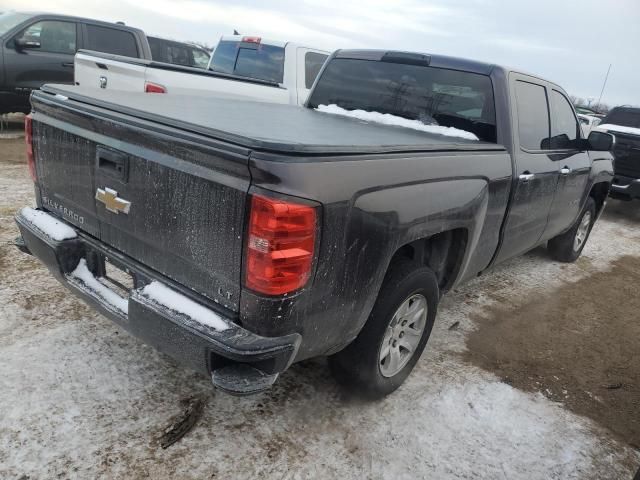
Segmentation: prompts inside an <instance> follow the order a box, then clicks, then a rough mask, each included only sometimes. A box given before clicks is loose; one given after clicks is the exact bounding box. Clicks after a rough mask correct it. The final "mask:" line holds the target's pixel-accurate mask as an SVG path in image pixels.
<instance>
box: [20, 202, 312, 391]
mask: <svg viewBox="0 0 640 480" xmlns="http://www.w3.org/2000/svg"><path fill="white" fill-rule="evenodd" d="M51 216H52V217H53V218H55V219H56V220H58V221H60V219H59V218H57V217H55V216H54V215H51ZM16 223H17V224H18V227H19V229H20V233H21V238H22V240H21V241H20V242H16V244H19V248H20V250H21V251H27V252H28V253H31V254H32V255H33V256H35V257H36V258H38V259H39V260H40V261H42V263H44V264H45V265H46V266H47V268H48V269H49V270H50V271H51V273H52V274H53V275H54V276H55V277H56V279H57V280H58V281H60V282H61V283H62V284H64V285H65V286H66V287H67V288H69V289H70V290H71V291H72V292H73V293H74V294H76V295H77V296H79V297H80V298H82V299H83V300H84V301H85V302H87V303H88V304H90V305H91V306H92V307H94V308H95V309H96V310H98V311H100V313H102V314H103V315H105V316H106V317H108V318H110V319H111V320H112V321H114V322H115V323H117V324H118V325H120V326H121V327H123V328H124V329H126V330H127V331H129V332H130V333H132V334H133V335H135V336H136V337H138V338H140V339H142V340H143V341H144V342H145V343H148V344H150V345H151V346H153V347H155V348H156V349H158V350H160V351H161V352H164V353H166V354H168V355H170V356H172V357H173V358H175V359H176V360H177V361H179V362H180V363H182V364H184V365H186V366H189V367H191V368H193V369H194V370H196V371H199V372H201V373H203V374H205V375H207V376H210V378H212V380H213V383H214V385H217V386H219V387H220V388H221V389H222V390H224V391H226V392H228V393H232V394H239V395H246V394H250V393H257V392H259V391H262V390H264V389H266V388H269V387H270V386H271V385H272V384H273V382H274V381H275V379H276V378H277V376H278V374H279V373H281V372H282V371H284V370H286V369H287V368H288V367H289V366H290V364H291V363H292V362H293V359H294V358H295V355H296V352H297V349H298V346H299V345H300V341H301V337H300V335H299V334H297V333H294V334H290V335H286V336H282V337H263V336H260V335H256V334H254V333H252V332H250V331H248V330H246V329H244V328H242V327H241V326H239V325H237V324H236V323H234V320H233V318H232V315H230V314H227V315H225V314H224V313H222V312H221V311H220V308H217V309H216V308H215V307H212V306H211V305H208V304H207V301H206V299H202V298H198V296H197V295H195V294H193V292H191V291H189V290H188V289H186V288H185V287H183V286H180V285H177V284H175V282H172V281H171V280H169V279H167V278H165V277H163V276H162V275H161V274H158V273H157V272H154V271H152V270H150V269H148V268H147V267H145V266H144V265H141V264H139V263H138V262H136V261H135V260H133V259H131V258H128V257H126V256H124V255H122V254H120V253H118V252H116V251H114V250H113V249H111V248H110V247H108V246H106V245H104V244H101V243H100V242H99V241H97V240H96V239H94V238H92V237H89V236H87V235H85V234H83V233H82V232H79V231H77V234H78V236H77V237H76V238H72V239H67V240H62V241H57V240H54V239H53V238H51V236H49V235H48V234H47V233H46V232H45V231H43V230H41V229H39V228H38V227H37V226H36V225H34V224H33V223H31V222H30V221H29V220H28V219H27V218H25V217H24V216H23V215H21V214H20V213H19V214H18V215H17V216H16ZM105 257H106V258H108V259H109V261H110V262H112V263H113V264H114V265H116V266H117V267H118V268H121V269H123V270H126V271H127V272H128V273H129V274H131V276H132V277H133V285H134V287H133V289H131V290H130V291H129V295H128V298H126V302H127V303H126V304H125V305H126V306H124V307H123V306H122V304H121V303H120V302H114V301H113V300H112V295H109V294H107V293H108V292H105V291H104V290H102V287H100V285H103V284H102V283H99V280H98V279H97V278H94V280H95V282H98V283H97V284H96V283H94V281H93V280H92V278H93V277H90V278H89V277H87V274H89V275H91V274H90V272H86V271H83V270H82V269H83V268H87V266H86V265H89V270H91V268H90V266H91V265H92V264H95V262H96V259H98V258H99V259H104V258H105ZM83 259H85V261H84V262H82V263H81V261H82V260H83ZM92 262H93V263H92ZM85 264H86V265H85ZM78 272H80V273H78ZM154 281H155V282H159V283H161V284H162V285H164V286H165V287H168V288H170V289H171V290H173V291H174V292H175V294H176V295H175V296H174V298H178V299H180V298H182V299H183V301H182V302H180V303H182V304H183V306H182V307H181V306H180V305H178V303H176V306H175V308H173V307H172V306H171V305H167V304H165V303H166V302H159V301H157V300H155V299H153V298H152V297H150V296H148V295H146V294H145V292H144V287H145V286H147V285H149V284H150V283H151V282H154ZM104 288H108V287H106V286H105V287H104ZM110 299H111V301H110ZM184 305H186V306H187V307H188V308H185V307H184ZM194 306H195V308H196V309H200V310H202V307H204V308H205V309H209V310H210V312H209V314H210V315H212V316H215V317H217V318H219V319H220V320H221V321H222V322H223V323H221V322H218V323H217V324H214V325H213V326H212V325H211V324H209V325H207V324H205V323H202V322H200V321H198V315H194V316H191V315H189V313H188V312H190V311H193V309H194ZM194 317H195V318H194ZM221 325H224V328H221ZM214 326H215V327H217V328H214ZM234 386H238V388H234Z"/></svg>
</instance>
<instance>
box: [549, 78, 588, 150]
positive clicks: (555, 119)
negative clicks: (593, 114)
mask: <svg viewBox="0 0 640 480" xmlns="http://www.w3.org/2000/svg"><path fill="white" fill-rule="evenodd" d="M588 123H589V121H588V120H587V124H588ZM578 129H579V126H578V122H577V121H576V117H575V115H574V114H573V108H571V104H570V103H569V100H567V98H566V97H565V96H564V95H562V94H561V93H560V92H558V91H556V90H552V91H551V139H550V148H551V149H552V150H555V149H561V150H564V149H570V148H574V146H575V140H576V139H577V138H578Z"/></svg>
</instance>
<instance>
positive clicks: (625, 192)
mask: <svg viewBox="0 0 640 480" xmlns="http://www.w3.org/2000/svg"><path fill="white" fill-rule="evenodd" d="M609 192H610V194H611V195H612V196H614V197H618V198H619V197H626V198H629V199H633V198H640V178H631V177H625V176H623V175H616V176H615V177H614V179H613V183H612V184H611V187H610V189H609Z"/></svg>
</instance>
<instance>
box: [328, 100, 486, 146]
mask: <svg viewBox="0 0 640 480" xmlns="http://www.w3.org/2000/svg"><path fill="white" fill-rule="evenodd" d="M316 110H317V111H319V112H324V113H330V114H333V115H342V116H344V117H351V118H357V119H358V120H363V121H365V122H374V123H381V124H383V125H391V126H395V127H404V128H411V129H413V130H420V131H421V132H427V133H435V134H437V135H445V136H447V137H458V138H464V139H466V140H478V137H477V136H475V135H474V134H473V133H471V132H467V131H466V130H460V129H459V128H454V127H444V126H442V125H425V124H424V123H422V122H421V121H419V120H409V119H407V118H402V117H398V116H396V115H391V114H389V113H379V112H367V111H366V110H345V109H344V108H342V107H339V106H337V105H335V104H331V105H318V108H316Z"/></svg>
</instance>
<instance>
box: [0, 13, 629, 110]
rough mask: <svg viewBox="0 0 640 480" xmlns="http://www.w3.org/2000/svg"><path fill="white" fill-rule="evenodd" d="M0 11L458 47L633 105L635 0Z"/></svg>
mask: <svg viewBox="0 0 640 480" xmlns="http://www.w3.org/2000/svg"><path fill="white" fill-rule="evenodd" d="M1 3H2V9H3V10H4V9H5V8H9V9H14V10H38V11H51V12H58V13H67V14H72V15H80V16H87V17H93V18H97V19H101V20H107V21H118V20H121V21H124V22H125V23H126V24H127V25H132V26H136V27H139V28H142V29H143V30H144V31H145V32H146V33H147V34H153V35H159V36H164V37H168V38H174V39H177V40H195V41H200V42H206V43H208V44H209V45H212V46H213V45H215V44H216V43H217V40H218V37H219V36H220V35H222V34H230V33H232V32H233V29H234V28H235V29H237V30H238V31H239V32H241V33H243V34H252V35H261V36H263V37H268V38H274V39H278V40H291V41H296V42H302V43H305V44H308V45H311V46H315V47H320V48H325V49H328V50H333V49H336V48H384V49H394V50H410V51H419V52H426V53H439V54H446V55H455V56H461V57H467V58H472V59H477V60H483V61H488V62H492V63H499V64H505V65H509V66H513V67H517V68H520V69H523V70H526V71H529V72H532V73H536V74H538V75H541V76H543V77H545V78H548V79H549V80H552V81H555V82H557V83H559V84H560V85H562V86H563V87H564V88H565V89H566V90H567V91H568V92H569V93H570V94H573V95H577V96H579V97H583V98H587V97H594V98H595V99H596V101H597V98H598V96H599V95H600V90H601V88H602V82H603V81H604V77H605V74H606V71H607V67H608V66H609V64H610V63H611V64H613V66H612V68H611V74H610V76H609V81H608V82H607V86H606V89H605V92H604V96H603V98H602V101H603V102H604V103H608V104H611V105H617V104H635V105H640V65H639V64H638V61H639V59H640V55H639V54H638V50H639V49H640V0H575V1H574V0H530V1H524V0H511V1H510V0H504V1H501V0H434V1H432V0H340V1H334V2H331V1H327V0H324V1H323V0H298V1H295V0H271V1H262V2H260V1H257V0H237V1H233V2H232V1H205V0H175V1H171V0H102V1H99V0H83V1H78V0H49V1H47V2H43V1H36V0H2V2H1Z"/></svg>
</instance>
